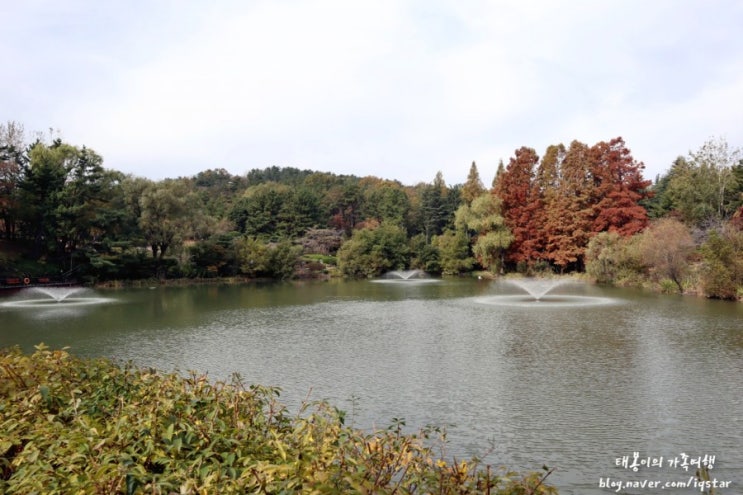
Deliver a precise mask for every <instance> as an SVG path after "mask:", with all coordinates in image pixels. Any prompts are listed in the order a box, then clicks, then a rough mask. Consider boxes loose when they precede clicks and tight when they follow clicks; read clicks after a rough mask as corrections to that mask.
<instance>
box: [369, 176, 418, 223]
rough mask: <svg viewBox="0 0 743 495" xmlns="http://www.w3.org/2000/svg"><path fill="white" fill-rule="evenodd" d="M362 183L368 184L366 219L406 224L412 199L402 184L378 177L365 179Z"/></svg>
mask: <svg viewBox="0 0 743 495" xmlns="http://www.w3.org/2000/svg"><path fill="white" fill-rule="evenodd" d="M362 184H363V185H365V186H366V187H365V190H364V203H363V205H364V208H363V213H362V215H363V216H364V218H365V219H374V220H377V221H379V222H385V221H388V222H393V223H397V224H400V225H403V224H404V222H405V219H406V218H407V216H408V212H409V211H410V199H409V198H408V195H407V194H406V193H405V190H404V189H403V187H402V184H400V183H399V182H396V181H388V180H382V179H377V178H367V179H363V180H362Z"/></svg>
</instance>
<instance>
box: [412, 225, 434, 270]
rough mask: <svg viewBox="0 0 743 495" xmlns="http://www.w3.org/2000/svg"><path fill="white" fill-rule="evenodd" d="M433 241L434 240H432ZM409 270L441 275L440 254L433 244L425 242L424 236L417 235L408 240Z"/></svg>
mask: <svg viewBox="0 0 743 495" xmlns="http://www.w3.org/2000/svg"><path fill="white" fill-rule="evenodd" d="M434 239H435V238H434ZM410 254H411V259H410V268H414V269H418V270H423V271H424V272H427V273H441V253H440V251H439V248H438V246H437V245H436V244H435V242H433V241H432V242H426V236H424V235H423V234H418V235H415V236H413V237H412V238H411V239H410Z"/></svg>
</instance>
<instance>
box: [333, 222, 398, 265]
mask: <svg viewBox="0 0 743 495" xmlns="http://www.w3.org/2000/svg"><path fill="white" fill-rule="evenodd" d="M408 264H409V246H408V236H407V233H406V232H405V229H403V228H402V227H400V226H399V225H396V224H392V223H386V222H385V223H382V224H381V225H379V226H378V227H376V228H364V229H359V230H356V231H354V233H353V235H352V236H351V238H350V239H349V240H348V241H346V242H345V243H344V244H343V245H342V246H341V248H340V249H339V250H338V267H339V268H340V270H341V273H343V274H344V275H346V276H348V277H376V276H379V275H381V274H383V273H385V272H387V271H390V270H400V269H404V268H406V267H407V266H408Z"/></svg>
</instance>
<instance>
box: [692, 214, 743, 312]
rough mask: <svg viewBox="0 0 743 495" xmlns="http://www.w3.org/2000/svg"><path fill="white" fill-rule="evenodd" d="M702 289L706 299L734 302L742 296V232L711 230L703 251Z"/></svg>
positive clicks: (728, 229)
mask: <svg viewBox="0 0 743 495" xmlns="http://www.w3.org/2000/svg"><path fill="white" fill-rule="evenodd" d="M700 251H701V253H702V259H703V266H702V288H703V290H704V293H705V295H706V296H707V297H713V298H716V299H730V300H735V299H739V298H740V297H742V296H743V231H740V230H737V229H733V228H729V227H728V228H724V229H722V230H721V231H717V230H712V231H711V232H710V234H709V237H708V238H707V241H706V242H705V243H704V244H703V245H702V247H701V250H700Z"/></svg>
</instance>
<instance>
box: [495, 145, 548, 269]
mask: <svg viewBox="0 0 743 495" xmlns="http://www.w3.org/2000/svg"><path fill="white" fill-rule="evenodd" d="M538 162H539V156H538V155H537V153H536V151H534V149H532V148H527V147H521V148H519V149H518V150H516V153H515V156H514V157H512V158H511V159H510V161H509V163H508V166H507V167H506V170H505V172H503V173H502V174H501V175H500V176H499V177H498V180H497V183H496V185H495V190H494V194H495V195H496V196H497V197H498V198H499V200H500V202H501V205H502V209H503V216H504V218H505V222H506V226H507V227H508V229H509V230H510V231H511V234H512V235H513V242H512V243H511V244H510V247H509V248H508V251H507V253H506V259H507V260H508V261H511V262H514V263H525V264H526V265H531V264H532V262H533V261H534V260H536V259H539V258H540V257H541V253H540V251H539V250H538V249H535V247H536V242H535V241H536V240H537V238H538V237H539V236H540V235H541V234H540V233H539V232H538V229H537V226H536V224H535V223H534V220H535V216H534V213H535V211H537V210H539V209H540V205H539V196H538V194H537V191H535V190H533V188H534V182H533V179H534V173H535V170H534V167H535V166H536V164H537V163H538Z"/></svg>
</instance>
